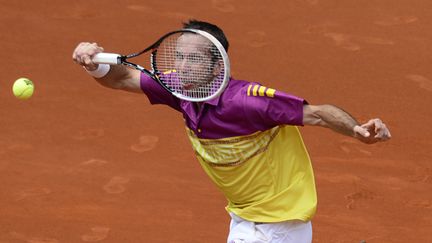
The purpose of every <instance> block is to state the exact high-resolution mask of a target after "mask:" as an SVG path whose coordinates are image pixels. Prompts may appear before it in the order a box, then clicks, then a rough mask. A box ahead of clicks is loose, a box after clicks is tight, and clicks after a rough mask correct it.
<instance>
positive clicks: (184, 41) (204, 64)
mask: <svg viewBox="0 0 432 243" xmlns="http://www.w3.org/2000/svg"><path fill="white" fill-rule="evenodd" d="M151 67H152V70H153V71H152V73H153V75H154V76H155V78H156V79H157V81H158V82H159V83H160V84H161V85H162V86H164V87H165V88H166V89H167V90H168V91H170V92H171V93H172V94H173V95H174V96H176V97H178V98H180V99H182V100H187V101H192V102H203V101H207V100H211V99H214V98H216V97H218V96H219V95H220V94H221V93H222V92H223V91H224V89H225V88H226V86H227V84H228V82H229V79H230V62H229V58H228V54H227V53H226V51H225V48H224V47H223V46H222V44H221V43H220V42H219V41H218V40H217V39H216V38H215V37H214V36H213V35H211V34H209V33H207V32H205V31H202V30H196V29H182V30H177V31H173V32H170V33H168V34H166V35H164V36H163V37H162V38H161V39H159V40H158V41H157V42H156V43H155V44H154V45H153V46H152V53H151Z"/></svg>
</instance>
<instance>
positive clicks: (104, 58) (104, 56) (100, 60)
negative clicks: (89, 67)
mask: <svg viewBox="0 0 432 243" xmlns="http://www.w3.org/2000/svg"><path fill="white" fill-rule="evenodd" d="M93 62H94V63H96V64H111V65H118V64H121V55H119V54H115V53H106V52H102V53H97V54H96V55H94V57H93Z"/></svg>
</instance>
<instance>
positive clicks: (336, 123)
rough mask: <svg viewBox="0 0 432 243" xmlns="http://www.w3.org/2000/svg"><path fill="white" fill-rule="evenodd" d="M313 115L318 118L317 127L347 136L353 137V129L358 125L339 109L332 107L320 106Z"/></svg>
mask: <svg viewBox="0 0 432 243" xmlns="http://www.w3.org/2000/svg"><path fill="white" fill-rule="evenodd" d="M314 114H315V116H317V117H318V118H319V123H318V124H317V125H320V126H323V127H328V128H330V129H332V130H333V131H336V132H338V133H341V134H344V135H347V136H351V137H354V136H355V132H354V127H355V126H356V125H359V123H358V122H357V120H356V119H354V118H353V117H352V116H351V115H350V114H348V112H346V111H344V110H342V109H341V108H338V107H336V106H333V105H320V106H319V109H316V111H315V112H314Z"/></svg>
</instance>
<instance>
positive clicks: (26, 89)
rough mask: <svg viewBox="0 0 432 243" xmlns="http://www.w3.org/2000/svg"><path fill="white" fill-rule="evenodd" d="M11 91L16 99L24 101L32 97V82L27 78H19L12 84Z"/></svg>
mask: <svg viewBox="0 0 432 243" xmlns="http://www.w3.org/2000/svg"><path fill="white" fill-rule="evenodd" d="M12 91H13V94H14V95H15V97H17V98H18V99H21V100H26V99H28V98H30V97H32V95H33V92H34V85H33V82H32V81H31V80H30V79H28V78H19V79H17V80H16V81H15V83H14V84H13V87H12Z"/></svg>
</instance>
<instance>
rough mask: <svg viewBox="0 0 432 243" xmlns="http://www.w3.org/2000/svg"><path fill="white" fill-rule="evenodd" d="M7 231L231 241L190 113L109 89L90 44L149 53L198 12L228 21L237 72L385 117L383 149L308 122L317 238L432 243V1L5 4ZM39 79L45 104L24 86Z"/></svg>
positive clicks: (1, 157) (2, 177)
mask: <svg viewBox="0 0 432 243" xmlns="http://www.w3.org/2000/svg"><path fill="white" fill-rule="evenodd" d="M0 5H1V8H0V31H1V33H2V34H1V38H0V49H1V53H2V58H1V59H0V69H1V72H0V107H1V109H0V242H1V243H20V242H26V243H63V242H66V243H74V242H107V243H108V242H114V243H118V242H126V243H135V242H171V243H174V242H193V243H197V242H224V241H225V239H226V235H227V232H228V223H229V217H228V215H227V214H226V213H225V210H224V206H225V199H224V198H223V196H222V194H221V193H220V192H219V191H217V189H216V188H215V187H214V186H213V185H212V184H211V182H210V180H209V179H207V177H206V175H205V174H204V172H203V171H202V170H201V168H200V166H199V165H198V162H197V161H196V159H195V158H194V155H193V152H192V149H191V148H190V145H189V143H188V141H187V138H186V135H185V132H184V127H183V122H182V118H181V116H180V114H178V113H176V112H173V111H171V110H169V109H168V108H166V107H163V106H150V105H149V104H148V101H147V99H146V97H145V96H144V95H137V94H128V93H125V92H117V91H112V90H108V89H105V88H103V87H101V86H99V85H98V84H97V83H96V82H94V81H93V80H92V79H91V78H90V77H89V76H88V75H87V74H86V73H85V72H83V70H82V69H81V68H80V67H79V66H77V65H75V64H74V63H73V62H72V59H71V54H72V51H73V49H74V48H75V46H76V45H77V44H78V43H79V42H80V41H97V42H98V43H100V44H101V45H102V46H104V47H105V49H106V50H109V51H112V52H120V53H128V52H132V51H136V50H139V49H141V48H143V47H145V46H147V45H148V44H150V43H151V42H152V41H154V40H156V39H157V38H158V37H159V36H160V35H161V34H163V33H165V32H167V31H169V30H173V29H176V28H179V27H180V23H181V22H182V21H185V20H187V19H188V18H191V17H193V18H197V19H202V20H207V21H210V22H214V23H216V24H218V25H220V26H221V27H222V28H223V29H225V31H226V34H227V35H228V37H229V39H230V41H231V50H230V57H231V61H232V67H233V75H234V76H235V77H236V78H241V79H247V80H254V81H260V82H262V83H264V84H266V85H267V86H270V87H274V88H277V89H281V90H284V91H286V92H289V93H293V94H295V95H298V96H302V97H304V98H306V99H307V100H308V101H309V102H310V103H312V104H323V103H330V104H335V105H338V106H340V107H342V108H344V109H345V110H347V111H349V112H350V113H352V114H353V115H354V116H355V117H357V118H358V119H359V120H361V121H365V120H366V119H368V118H372V117H380V118H382V119H383V120H384V121H385V122H386V123H387V125H388V126H389V127H390V129H391V132H392V135H393V139H392V140H391V141H389V142H387V143H381V144H376V145H373V146H369V145H364V144H361V143H359V142H357V141H355V140H353V139H350V138H347V137H344V136H342V135H338V134H335V133H333V132H330V131H328V130H326V129H322V128H314V127H305V128H302V129H301V130H302V132H303V134H304V140H305V142H306V144H307V146H308V148H309V151H310V154H311V157H312V159H313V165H314V170H315V174H316V182H317V188H318V194H319V207H318V212H317V215H316V216H315V218H314V221H313V227H314V242H360V241H361V240H365V241H366V242H368V243H370V242H404V243H405V242H432V232H431V230H432V193H431V191H432V165H431V158H432V156H431V155H432V153H431V147H432V142H431V140H430V138H431V136H432V129H431V127H430V126H431V124H432V121H431V117H432V109H431V107H430V106H431V104H432V68H431V66H430V65H431V63H432V62H431V61H432V59H431V54H432V49H431V46H432V45H431V44H432V41H431V40H432V29H431V28H430V23H431V21H432V15H431V14H430V10H431V9H432V2H431V1H429V0H398V1H394V0H370V1H355V0H349V1H348V0H347V1H338V0H292V1H286V0H274V1H269V2H265V1H258V0H252V1H247V0H236V1H234V0H213V1H210V0H205V1H203V0H195V1H160V0H149V1H145V3H144V2H143V1H138V0H127V1H115V0H104V1H102V0H97V1H96V0H95V1H87V0H77V1H67V0H61V1H54V0H40V1H24V0H14V1H6V0H0ZM21 76H26V77H29V78H31V79H32V80H33V81H34V83H35V85H36V90H35V95H34V97H33V98H32V99H31V100H28V101H20V100H17V99H16V98H15V97H13V95H12V93H11V87H12V83H13V81H14V80H15V79H17V78H19V77H21Z"/></svg>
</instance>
